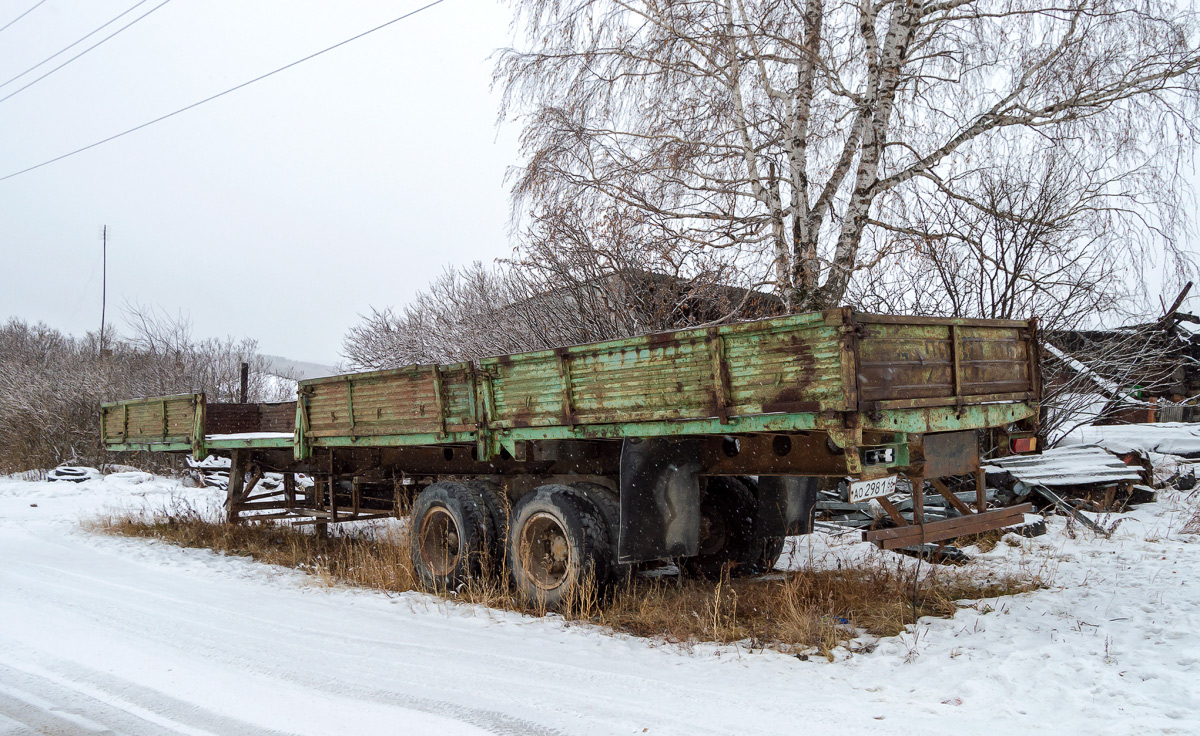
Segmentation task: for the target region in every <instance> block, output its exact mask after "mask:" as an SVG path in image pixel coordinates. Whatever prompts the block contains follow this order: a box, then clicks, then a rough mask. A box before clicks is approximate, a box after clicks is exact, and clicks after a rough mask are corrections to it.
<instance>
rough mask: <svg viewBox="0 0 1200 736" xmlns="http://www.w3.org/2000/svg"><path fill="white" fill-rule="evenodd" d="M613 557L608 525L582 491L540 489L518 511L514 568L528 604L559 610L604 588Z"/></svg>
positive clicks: (511, 555) (512, 530)
mask: <svg viewBox="0 0 1200 736" xmlns="http://www.w3.org/2000/svg"><path fill="white" fill-rule="evenodd" d="M611 555H612V548H611V543H610V539H609V533H608V525H607V524H606V523H605V521H604V517H603V515H602V514H601V513H600V511H599V510H598V509H596V508H595V507H594V506H593V505H592V504H591V503H589V502H588V501H587V499H586V498H585V497H584V496H583V495H582V494H580V492H579V491H578V489H574V488H571V487H569V486H563V485H545V486H540V487H538V488H536V489H534V490H533V491H531V492H530V493H527V494H525V495H524V496H523V497H522V498H521V500H519V501H518V502H517V505H516V506H515V507H514V508H513V512H512V524H511V526H510V527H509V534H508V564H509V569H510V570H511V572H512V581H513V585H514V586H516V589H517V590H518V591H519V592H520V593H521V595H523V596H524V597H525V598H526V599H528V600H531V601H533V602H535V603H538V604H541V605H544V606H546V608H550V609H554V608H558V607H560V606H561V605H562V604H563V603H564V602H566V601H568V600H569V599H570V597H571V596H573V595H582V594H585V593H587V590H586V586H596V587H597V588H598V587H600V586H602V585H603V584H604V582H605V581H604V579H603V578H604V576H605V575H606V574H607V569H606V568H607V560H608V559H609V558H610V557H611Z"/></svg>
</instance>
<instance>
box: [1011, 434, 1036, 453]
mask: <svg viewBox="0 0 1200 736" xmlns="http://www.w3.org/2000/svg"><path fill="white" fill-rule="evenodd" d="M1036 449H1037V437H1016V438H1014V439H1013V441H1012V451H1013V452H1033V451H1034V450H1036Z"/></svg>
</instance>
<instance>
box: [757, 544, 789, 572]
mask: <svg viewBox="0 0 1200 736" xmlns="http://www.w3.org/2000/svg"><path fill="white" fill-rule="evenodd" d="M785 541H786V538H785V537H759V538H758V557H757V559H756V560H755V561H754V564H753V572H755V573H765V572H771V571H772V570H774V569H775V563H777V562H779V558H780V557H781V556H782V555H783V545H784V542H785Z"/></svg>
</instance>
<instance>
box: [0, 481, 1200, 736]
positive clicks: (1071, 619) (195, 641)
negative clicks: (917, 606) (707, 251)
mask: <svg viewBox="0 0 1200 736" xmlns="http://www.w3.org/2000/svg"><path fill="white" fill-rule="evenodd" d="M218 493H219V492H217V491H214V490H212V489H204V488H200V489H195V488H184V487H182V486H181V485H179V484H178V483H176V482H174V481H169V480H164V479H161V478H155V477H153V476H148V475H146V474H140V473H122V474H117V475H111V476H108V477H106V478H104V479H101V480H90V481H86V482H83V483H78V484H76V483H47V482H30V481H19V480H11V479H0V559H2V560H4V564H3V565H0V621H3V622H4V623H5V625H4V626H3V627H0V734H4V733H24V732H28V731H31V730H32V731H35V732H36V731H38V730H39V729H40V730H43V731H51V732H53V730H54V729H58V730H59V731H61V732H67V733H76V732H83V731H86V730H99V729H102V728H109V729H112V730H114V731H119V732H124V733H133V734H143V733H145V734H151V733H153V734H158V733H187V734H206V733H213V734H229V733H239V734H241V733H246V734H256V733H266V732H272V733H297V734H331V733H360V734H370V733H389V734H390V733H434V732H437V733H441V734H448V733H479V732H490V733H510V734H527V733H531V734H552V733H565V734H609V733H651V734H728V733H767V732H780V733H783V732H793V731H804V732H808V733H839V734H872V735H873V736H878V735H880V734H910V733H917V732H920V733H931V734H954V735H955V736H961V734H976V733H991V732H995V731H996V729H1002V730H1003V731H1004V732H1016V733H1029V732H1056V733H1072V734H1074V733H1079V734H1129V733H1162V734H1168V733H1177V734H1184V733H1197V732H1200V694H1198V693H1197V692H1196V688H1195V683H1196V682H1197V680H1198V678H1200V639H1198V638H1197V636H1196V635H1195V632H1196V631H1197V630H1200V584H1198V583H1197V582H1196V573H1197V571H1198V570H1200V544H1197V542H1198V541H1200V540H1198V539H1197V538H1196V537H1188V536H1181V535H1179V534H1178V530H1179V529H1181V528H1182V526H1183V523H1184V521H1185V520H1186V518H1187V515H1188V513H1189V510H1188V506H1187V503H1186V499H1185V497H1184V496H1183V495H1182V494H1178V493H1164V494H1163V498H1162V500H1160V501H1159V502H1157V503H1154V504H1147V505H1144V506H1142V507H1140V508H1139V509H1138V510H1136V511H1134V512H1133V513H1130V514H1125V515H1122V516H1119V517H1117V516H1114V517H1111V518H1108V519H1106V520H1105V522H1106V523H1108V524H1111V523H1113V522H1115V521H1118V520H1120V525H1119V527H1118V529H1117V531H1116V533H1115V534H1114V536H1113V539H1111V540H1097V539H1095V538H1093V537H1092V536H1091V535H1090V534H1088V533H1085V532H1083V531H1082V530H1079V529H1069V528H1067V527H1066V525H1065V524H1064V522H1063V521H1062V520H1061V519H1055V520H1053V521H1052V522H1051V524H1050V532H1049V533H1048V534H1047V535H1046V536H1044V537H1040V538H1036V539H1032V540H1027V539H1021V538H1018V537H1015V536H1010V537H1008V538H1006V540H1005V542H1004V543H1002V544H1000V545H999V546H997V547H996V548H995V549H994V550H992V551H991V552H988V553H985V554H978V555H977V558H978V559H977V561H976V562H974V563H972V564H977V565H980V566H982V567H983V568H984V569H985V570H988V571H995V572H996V573H997V574H999V573H1001V572H1003V571H1005V570H1010V569H1013V568H1024V569H1030V570H1034V571H1041V572H1043V573H1044V574H1045V575H1046V576H1047V577H1048V578H1049V579H1050V580H1051V581H1052V587H1051V588H1050V589H1048V590H1043V591H1039V592H1036V593H1032V594H1027V595H1023V596H1018V597H1015V598H1005V599H1000V600H988V601H979V602H977V603H975V604H974V605H973V606H972V607H970V608H965V609H963V610H962V611H960V612H959V613H958V614H957V615H956V616H955V617H954V619H952V620H930V619H923V620H922V621H921V623H920V625H919V626H917V627H916V628H915V630H911V631H910V632H909V633H908V634H905V635H902V636H900V637H895V638H890V639H884V640H882V641H878V642H871V641H859V642H856V644H855V646H854V647H852V649H853V650H854V651H850V650H848V649H843V650H840V651H839V652H838V656H837V658H836V661H835V662H833V663H828V662H825V661H824V660H819V659H816V658H814V659H813V660H811V661H806V662H802V661H799V660H797V659H795V658H792V657H786V656H784V655H780V654H777V653H772V652H761V653H760V652H757V651H755V652H750V651H748V650H747V649H746V648H745V647H741V646H709V645H705V646H696V647H692V648H690V649H681V648H679V647H673V646H665V645H661V644H655V643H653V642H648V641H645V640H640V639H635V638H631V637H614V636H610V635H606V634H603V633H601V632H598V631H596V630H594V629H592V628H590V627H586V626H566V625H564V624H563V623H562V622H561V621H559V620H556V619H554V618H552V617H551V618H548V619H532V618H527V617H523V616H519V615H516V614H511V613H505V612H496V611H490V610H486V609H479V608H474V607H467V606H456V605H448V604H445V603H443V602H440V601H439V600H437V599H434V598H431V597H429V596H424V595H420V594H415V593H412V594H404V595H400V596H387V595H384V594H381V593H375V592H367V591H358V590H348V589H329V588H325V587H321V586H319V585H318V584H316V583H315V582H314V581H313V579H312V578H311V577H308V576H306V575H303V574H301V573H298V572H295V571H291V570H284V569H279V568H272V567H268V566H264V565H259V564H256V563H253V562H250V561H247V560H244V559H238V558H229V557H222V556H219V555H216V554H213V553H211V552H208V551H205V550H189V549H180V548H175V547H171V546H168V545H164V544H159V543H153V542H146V541H143V540H134V539H119V538H110V537H104V536H99V535H95V534H91V533H89V532H86V531H84V530H83V529H82V528H81V527H80V521H81V520H82V519H86V518H89V517H91V516H94V515H95V514H97V513H101V512H103V511H104V509H105V508H111V507H113V506H130V505H133V506H136V505H138V504H141V503H159V502H165V501H166V500H168V499H169V498H170V497H171V496H172V495H173V494H182V495H186V496H187V497H188V498H190V499H192V500H194V501H195V502H197V503H207V502H208V501H210V500H215V499H217V498H218V495H217V494H218ZM34 504H36V505H34ZM792 554H793V555H794V557H793V559H794V560H795V561H796V562H799V561H801V560H811V561H812V562H814V563H815V564H821V565H836V564H838V563H839V562H841V563H842V564H844V563H845V561H847V560H850V559H853V558H856V557H863V556H869V555H878V554H888V555H890V553H881V552H878V551H876V550H875V549H874V548H873V547H871V546H870V545H864V544H862V543H859V542H857V541H856V536H855V535H846V536H843V537H840V538H839V537H834V536H830V535H823V534H818V535H814V536H812V537H811V538H801V539H797V540H793V552H792ZM904 564H914V563H912V561H907V562H905V563H904ZM22 724H24V725H22ZM22 729H25V730H22Z"/></svg>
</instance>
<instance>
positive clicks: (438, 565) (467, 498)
mask: <svg viewBox="0 0 1200 736" xmlns="http://www.w3.org/2000/svg"><path fill="white" fill-rule="evenodd" d="M495 539H496V531H495V526H494V523H493V521H492V516H491V514H490V513H489V512H488V508H487V504H486V503H485V501H484V498H483V496H482V494H481V493H480V491H479V490H478V489H475V488H471V487H469V486H467V485H465V484H463V483H450V482H444V483H434V484H433V485H431V486H429V487H428V488H426V489H425V490H423V491H421V492H420V493H419V494H417V499H416V502H415V503H414V504H413V511H412V517H411V520H410V528H409V554H410V555H411V557H412V563H413V568H414V569H415V570H416V573H417V577H418V578H420V581H421V584H422V585H424V586H425V587H426V588H427V589H430V590H435V591H444V590H453V589H455V588H457V587H458V586H459V585H461V584H462V583H464V582H466V581H467V580H469V579H471V578H474V577H479V576H480V575H482V574H483V573H484V572H485V571H487V570H488V569H489V568H490V566H491V565H492V557H493V549H494V547H495Z"/></svg>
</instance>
